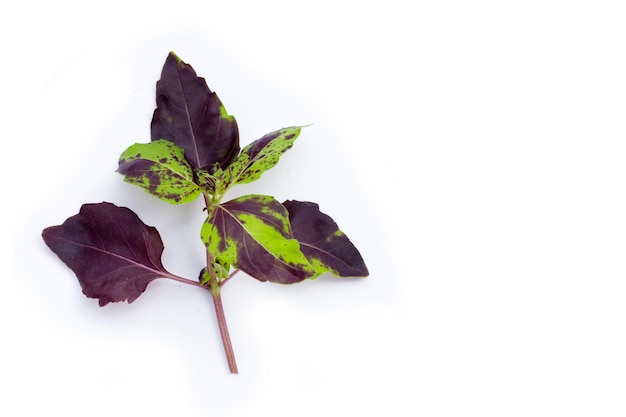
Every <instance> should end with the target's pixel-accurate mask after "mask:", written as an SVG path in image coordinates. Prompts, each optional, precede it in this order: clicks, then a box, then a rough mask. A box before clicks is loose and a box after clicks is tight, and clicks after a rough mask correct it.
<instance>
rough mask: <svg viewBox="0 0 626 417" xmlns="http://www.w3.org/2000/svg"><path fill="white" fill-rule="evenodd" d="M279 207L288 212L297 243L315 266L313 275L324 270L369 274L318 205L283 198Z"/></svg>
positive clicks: (349, 273) (358, 256) (354, 248)
mask: <svg viewBox="0 0 626 417" xmlns="http://www.w3.org/2000/svg"><path fill="white" fill-rule="evenodd" d="M283 206H285V208H286V209H287V211H288V212H289V222H290V223H291V230H292V231H293V236H294V237H295V238H296V239H297V240H298V241H299V242H300V249H301V250H302V253H304V255H305V256H306V257H307V259H308V260H309V262H310V263H311V264H312V265H313V266H314V267H315V270H316V272H317V275H319V274H322V273H324V272H330V273H331V274H333V275H335V276H339V277H365V276H367V275H369V272H368V271H367V267H366V266H365V262H364V261H363V258H362V257H361V254H360V253H359V251H358V250H357V248H356V247H355V246H354V245H353V244H352V242H350V239H348V236H346V235H345V234H344V233H343V232H342V231H341V230H339V227H338V226H337V223H335V221H334V220H333V219H332V218H330V216H328V215H326V214H324V213H322V212H321V211H320V209H319V205H317V204H315V203H310V202H304V201H296V200H287V201H285V202H284V203H283Z"/></svg>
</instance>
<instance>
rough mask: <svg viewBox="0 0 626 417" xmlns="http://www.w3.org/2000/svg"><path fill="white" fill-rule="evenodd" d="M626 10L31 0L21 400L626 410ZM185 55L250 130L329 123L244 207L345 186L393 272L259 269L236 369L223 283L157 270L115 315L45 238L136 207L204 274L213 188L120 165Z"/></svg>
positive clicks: (573, 4) (23, 124)
mask: <svg viewBox="0 0 626 417" xmlns="http://www.w3.org/2000/svg"><path fill="white" fill-rule="evenodd" d="M622 4H623V2H620V1H614V2H611V1H598V0H596V1H550V0H542V1H532V0H531V1H519V2H512V1H508V2H499V1H474V2H465V1H432V2H429V1H425V2H424V1H418V2H408V1H407V2H402V1H394V0H387V1H384V2H383V1H381V2H356V1H355V2H348V1H341V0H333V1H315V2H296V1H272V0H267V1H259V2H253V1H195V2H194V1H184V0H176V1H169V2H165V1H151V2H132V1H124V2H118V1H108V2H103V3H101V4H100V3H90V2H75V3H74V2H70V1H54V2H43V1H34V2H21V3H19V5H18V4H17V3H16V2H13V3H11V5H8V3H7V4H5V5H4V6H2V9H3V10H2V11H1V13H0V15H1V16H2V17H1V18H0V19H1V20H2V22H1V23H2V24H1V25H0V35H1V37H0V38H1V39H2V41H1V42H2V58H1V60H2V61H1V65H0V71H1V77H0V80H1V81H0V82H1V83H2V84H1V86H0V87H1V90H0V91H1V96H0V106H1V108H0V110H1V113H0V114H1V116H0V117H1V120H2V131H1V132H2V137H1V140H2V143H3V145H2V146H3V149H4V152H3V154H2V157H3V168H4V169H3V176H4V184H5V188H4V189H5V193H4V194H3V197H2V201H3V203H4V206H5V207H8V208H9V210H11V211H10V212H9V214H5V216H4V217H5V222H6V225H5V227H4V230H8V229H9V228H11V229H12V231H13V241H12V242H9V243H8V245H9V247H8V248H7V250H5V255H4V256H7V257H8V259H5V262H4V265H5V266H6V265H10V266H12V267H10V269H9V270H8V272H7V271H5V273H4V274H2V281H1V282H2V292H1V297H2V300H1V303H0V305H1V306H2V307H1V308H2V310H1V311H0V313H1V315H0V320H2V334H3V337H2V340H3V341H2V342H1V343H0V352H1V354H2V355H1V356H2V364H1V369H0V380H2V382H3V383H4V388H2V391H1V394H0V395H1V397H0V411H1V412H0V414H2V415H11V416H34V415H59V413H62V415H66V416H82V415H92V416H112V415H116V416H138V415H145V416H148V415H149V416H174V415H175V416H226V417H228V416H251V415H255V416H257V415H258V416H266V415H267V416H270V415H271V416H321V415H323V416H340V415H343V416H347V415H350V416H356V415H364V413H367V415H384V416H418V415H419V416H465V415H477V416H530V415H532V416H565V415H567V416H571V415H576V416H624V415H626V396H625V393H626V336H625V331H626V304H625V302H624V298H625V296H626V283H625V279H626V265H625V262H624V259H625V258H624V254H625V250H626V220H625V213H626V195H625V182H626V163H625V157H626V146H625V140H626V117H625V116H626V52H625V51H626V25H625V24H624V22H625V21H626V12H625V10H624V8H623V7H622ZM170 50H173V51H174V52H176V53H177V54H178V55H179V56H180V57H181V58H182V59H183V60H185V61H186V62H188V63H190V64H191V65H192V66H193V67H194V68H195V69H196V71H197V72H198V74H199V75H201V76H203V77H205V78H206V79H207V82H208V84H209V86H210V87H211V88H212V89H213V90H215V91H217V92H218V94H219V95H220V97H221V99H222V101H223V102H224V104H225V105H226V108H227V109H228V111H229V112H230V113H231V114H233V115H235V117H236V118H237V120H238V123H239V127H240V133H241V143H242V145H245V144H247V143H249V142H251V141H252V140H254V139H257V138H258V137H260V136H261V135H263V134H265V133H267V132H270V131H273V130H276V129H278V128H281V127H284V126H290V125H306V124H312V126H310V127H308V128H306V129H305V130H304V131H303V132H302V135H301V136H300V139H298V141H297V142H296V144H295V146H294V148H293V149H292V150H290V151H289V152H288V153H287V154H286V155H285V156H284V157H283V159H282V160H281V162H280V163H279V164H278V166H277V167H276V168H274V170H272V171H270V172H268V173H266V174H265V175H264V176H263V178H261V180H259V181H257V182H255V183H253V184H250V185H249V186H245V187H241V189H240V190H237V189H234V190H233V197H235V196H236V195H238V194H242V193H248V192H257V193H263V194H270V195H274V196H276V198H277V199H279V200H281V201H282V200H284V199H287V198H295V199H300V200H310V201H316V202H318V203H319V204H320V206H321V208H322V210H323V211H325V212H327V213H329V214H330V215H331V216H332V217H333V218H334V219H335V220H336V221H337V222H338V223H339V225H340V227H341V228H342V229H343V230H344V231H345V232H346V233H347V234H348V235H349V236H350V238H351V239H352V241H353V242H354V243H355V244H356V246H357V247H358V248H359V249H360V251H361V253H362V255H363V257H364V258H365V260H366V262H367V265H368V267H369V269H370V273H371V275H370V277H369V278H366V279H347V280H337V279H332V278H330V277H321V278H319V279H317V280H315V281H310V282H305V283H302V284H298V285H295V286H280V285H272V284H264V283H259V282H257V281H255V280H254V279H252V278H249V277H247V276H244V275H243V274H242V275H240V276H238V277H237V278H236V279H233V280H232V281H231V282H230V283H229V284H228V285H227V286H226V287H225V289H224V292H223V300H224V305H225V309H226V314H227V319H228V324H229V326H230V331H231V337H232V340H233V344H234V349H235V353H236V355H237V360H238V365H239V370H240V374H239V375H236V376H234V375H230V374H229V373H228V368H227V366H226V361H225V358H224V355H223V351H222V347H221V344H220V339H219V334H218V330H217V326H216V324H215V317H214V312H213V310H212V304H211V300H210V297H209V295H208V293H203V292H202V291H199V290H198V289H197V288H193V287H187V286H183V285H180V284H177V283H175V282H169V281H166V280H157V281H155V282H153V283H152V284H150V286H149V287H148V289H147V291H146V292H145V293H144V294H143V295H142V296H141V297H140V298H139V299H138V300H137V301H136V302H134V303H133V304H131V305H128V304H126V303H119V304H114V305H108V306H106V307H105V308H99V307H98V303H97V301H96V300H93V299H87V298H86V297H84V296H83V295H82V294H81V292H80V288H79V286H78V282H77V281H76V279H75V276H74V275H73V273H72V272H71V271H70V270H69V269H68V268H66V267H65V265H64V264H62V263H61V262H60V261H59V260H58V258H56V256H55V255H54V254H53V253H52V252H51V251H49V250H48V248H47V247H46V246H45V245H44V243H43V241H42V240H41V238H40V234H41V230H42V229H43V228H44V227H47V226H50V225H55V224H60V223H62V222H63V221H64V220H65V218H67V217H69V216H71V215H73V214H75V213H77V212H78V209H79V207H80V205H81V204H82V203H84V202H99V201H111V202H114V203H116V204H118V205H124V206H128V207H130V208H132V209H133V210H134V211H136V212H137V213H138V214H139V216H140V217H141V218H142V220H143V221H144V222H146V223H147V224H149V225H153V226H156V227H157V228H158V229H159V231H160V232H161V235H162V237H163V240H164V243H165V247H166V249H165V252H164V257H163V262H164V264H165V266H166V268H168V269H169V270H170V271H171V272H173V273H175V274H178V275H183V276H187V277H190V278H195V276H196V275H197V273H198V271H199V269H200V268H201V267H202V261H203V255H202V250H203V247H202V243H201V242H200V240H199V238H198V233H199V229H200V225H201V222H202V219H203V217H202V215H203V213H202V212H201V207H202V206H201V205H200V202H199V201H198V202H197V204H196V203H192V204H189V205H185V206H170V205H168V204H166V203H164V202H160V201H158V200H157V199H155V198H153V197H151V196H149V195H148V194H146V193H144V192H142V191H141V190H140V189H139V188H136V187H133V186H131V185H128V184H126V183H124V182H123V181H122V177H121V176H120V175H119V174H116V173H115V172H114V171H115V169H116V168H117V158H118V156H119V154H120V153H121V152H122V151H123V150H124V149H125V148H126V147H127V146H129V145H130V144H132V143H135V142H147V141H149V123H150V120H151V116H152V111H153V109H154V105H155V104H154V87H155V82H156V80H157V79H158V78H159V75H160V70H161V66H162V65H163V62H164V60H165V58H166V56H167V53H168V52H169V51H170ZM7 190H8V192H7ZM10 258H13V262H12V261H11V259H10Z"/></svg>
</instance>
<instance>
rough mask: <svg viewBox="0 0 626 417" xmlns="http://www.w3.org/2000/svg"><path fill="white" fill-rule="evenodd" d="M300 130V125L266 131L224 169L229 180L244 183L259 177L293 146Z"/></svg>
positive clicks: (233, 182)
mask: <svg viewBox="0 0 626 417" xmlns="http://www.w3.org/2000/svg"><path fill="white" fill-rule="evenodd" d="M300 130H301V128H300V127H286V128H284V129H280V130H277V131H275V132H272V133H268V134H267V135H265V136H263V137H262V138H260V139H257V140H255V141H254V142H252V143H251V144H249V145H248V146H246V147H245V148H243V149H242V150H241V153H240V154H239V156H237V159H235V160H234V161H233V163H232V164H231V165H230V166H228V168H227V169H226V170H225V172H228V175H229V178H228V180H229V182H230V183H232V184H245V183H248V182H252V181H255V180H257V179H259V178H260V177H261V175H262V174H263V173H264V172H265V171H267V170H269V169H270V168H272V167H273V166H274V165H276V164H277V163H278V160H279V159H280V157H281V156H282V154H284V153H285V152H286V151H287V150H288V149H289V148H291V147H292V146H293V142H294V141H295V140H296V139H297V138H298V136H299V135H300Z"/></svg>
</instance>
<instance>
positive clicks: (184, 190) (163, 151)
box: [118, 140, 200, 204]
mask: <svg viewBox="0 0 626 417" xmlns="http://www.w3.org/2000/svg"><path fill="white" fill-rule="evenodd" d="M139 149H141V152H137V150H139ZM137 155H140V156H139V157H138V156H137ZM118 172H119V173H121V174H123V175H124V180H125V181H126V182H128V183H131V184H134V185H137V186H139V187H141V188H143V189H144V190H146V192H148V193H150V194H152V195H154V196H156V197H158V198H160V199H162V200H165V201H168V202H170V203H172V204H180V203H187V202H190V201H192V200H194V199H195V198H196V197H197V196H198V195H199V194H200V187H199V186H198V185H197V184H196V183H195V180H194V176H193V171H192V169H191V167H190V166H189V164H188V163H187V162H186V160H185V159H184V154H183V151H182V150H181V149H180V148H179V147H177V146H176V145H174V144H173V143H170V142H167V141H165V140H158V141H154V142H150V143H145V144H140V143H138V144H135V145H132V146H130V147H129V148H128V149H127V150H126V151H124V153H122V155H121V156H120V161H119V169H118Z"/></svg>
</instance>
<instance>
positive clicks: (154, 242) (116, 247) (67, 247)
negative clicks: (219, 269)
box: [42, 203, 174, 306]
mask: <svg viewBox="0 0 626 417" xmlns="http://www.w3.org/2000/svg"><path fill="white" fill-rule="evenodd" d="M42 237H43V239H44V241H45V242H46V244H47V245H48V246H49V247H50V249H52V251H53V252H54V253H56V254H57V255H58V256H59V258H61V260H62V261H63V262H65V264H66V265H67V266H69V267H70V268H71V269H72V271H74V273H75V274H76V276H77V277H78V281H79V283H80V286H81V288H82V289H83V293H84V294H85V295H86V296H87V297H91V298H97V299H98V300H99V301H100V306H104V305H106V304H107V303H110V302H118V301H125V300H127V301H128V302H129V303H132V302H133V301H135V300H136V299H137V297H139V296H140V295H141V293H143V292H144V291H145V289H146V287H147V286H148V284H149V283H150V282H151V281H152V280H154V279H155V278H159V277H169V278H171V277H174V276H173V275H172V274H170V273H169V272H167V271H166V270H165V268H164V267H163V265H162V264H161V254H162V253H163V242H162V241H161V236H160V235H159V232H157V230H156V229H155V228H154V227H151V226H146V225H145V224H144V223H143V222H142V221H141V220H140V219H139V217H138V216H137V215H136V214H135V213H134V212H133V211H131V210H130V209H128V208H126V207H118V206H116V205H114V204H111V203H98V204H84V205H83V206H82V207H81V209H80V212H79V213H78V214H77V215H75V216H72V217H69V218H68V219H67V220H65V222H64V223H63V224H62V225H60V226H51V227H48V228H46V229H44V231H43V233H42Z"/></svg>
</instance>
